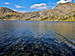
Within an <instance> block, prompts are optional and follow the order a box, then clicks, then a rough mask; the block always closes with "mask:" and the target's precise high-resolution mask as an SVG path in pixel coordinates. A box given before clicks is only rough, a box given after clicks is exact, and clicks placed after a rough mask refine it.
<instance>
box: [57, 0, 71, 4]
mask: <svg viewBox="0 0 75 56" xmlns="http://www.w3.org/2000/svg"><path fill="white" fill-rule="evenodd" d="M67 2H72V0H60V1H58V2H57V4H59V3H67Z"/></svg>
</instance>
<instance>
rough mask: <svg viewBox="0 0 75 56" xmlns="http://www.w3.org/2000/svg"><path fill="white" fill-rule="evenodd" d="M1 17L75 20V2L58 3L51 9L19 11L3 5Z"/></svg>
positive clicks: (10, 18) (0, 9)
mask: <svg viewBox="0 0 75 56" xmlns="http://www.w3.org/2000/svg"><path fill="white" fill-rule="evenodd" d="M0 19H1V20H2V19H6V20H7V19H8V20H13V19H15V20H47V21H65V20H66V21H74V20H75V3H69V2H68V3H64V4H58V5H57V6H56V7H55V8H53V9H50V10H44V11H38V12H29V13H19V12H15V11H13V10H11V9H8V8H4V7H1V8H0Z"/></svg>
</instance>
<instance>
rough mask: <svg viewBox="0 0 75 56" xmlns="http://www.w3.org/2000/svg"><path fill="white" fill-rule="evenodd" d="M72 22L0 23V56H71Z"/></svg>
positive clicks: (73, 42) (74, 51) (73, 48)
mask: <svg viewBox="0 0 75 56" xmlns="http://www.w3.org/2000/svg"><path fill="white" fill-rule="evenodd" d="M74 55H75V22H49V21H0V56H74Z"/></svg>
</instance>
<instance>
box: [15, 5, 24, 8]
mask: <svg viewBox="0 0 75 56" xmlns="http://www.w3.org/2000/svg"><path fill="white" fill-rule="evenodd" d="M15 7H16V8H25V7H23V6H20V5H15Z"/></svg>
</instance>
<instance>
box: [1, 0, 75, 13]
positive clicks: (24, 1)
mask: <svg viewBox="0 0 75 56" xmlns="http://www.w3.org/2000/svg"><path fill="white" fill-rule="evenodd" d="M58 1H59V0H0V7H7V8H10V9H13V10H16V11H19V12H30V11H40V10H43V9H51V8H53V7H54V6H56V4H57V2H58ZM72 2H73V3H74V2H75V0H72Z"/></svg>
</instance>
